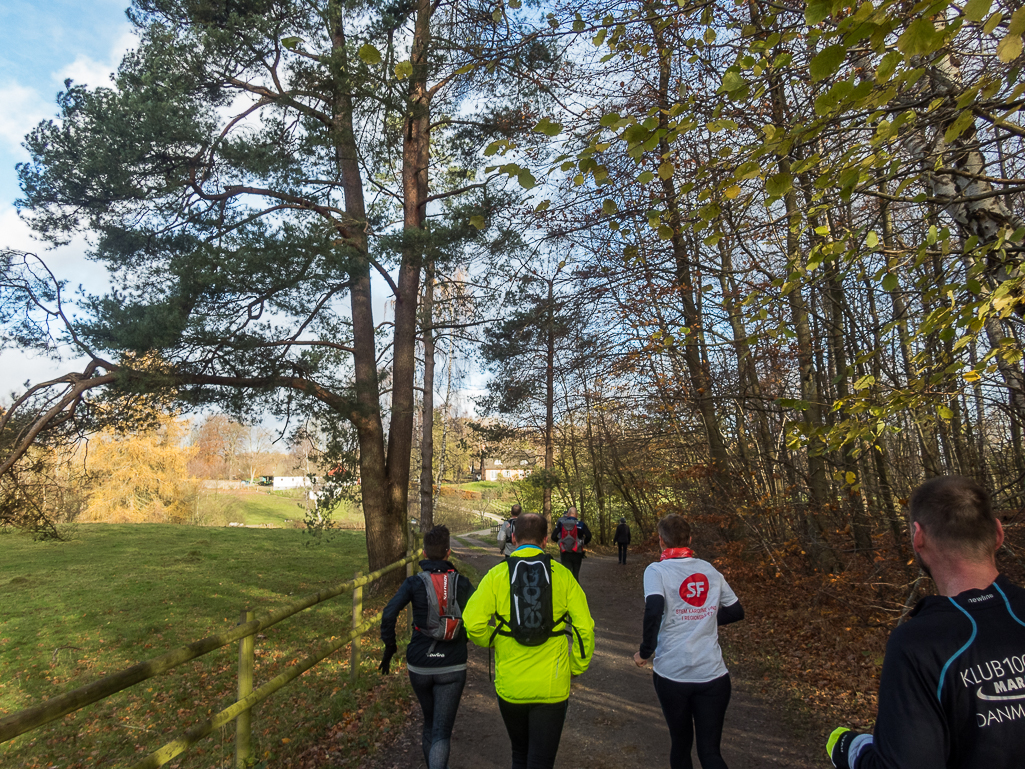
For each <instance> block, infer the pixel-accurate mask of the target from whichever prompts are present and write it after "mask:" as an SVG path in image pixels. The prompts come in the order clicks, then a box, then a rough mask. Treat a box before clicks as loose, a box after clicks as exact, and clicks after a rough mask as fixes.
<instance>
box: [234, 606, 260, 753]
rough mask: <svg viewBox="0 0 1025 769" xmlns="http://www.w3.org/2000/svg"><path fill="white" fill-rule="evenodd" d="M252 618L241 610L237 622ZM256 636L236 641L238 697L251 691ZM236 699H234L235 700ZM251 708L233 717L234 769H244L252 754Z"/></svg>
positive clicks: (248, 636) (250, 613)
mask: <svg viewBox="0 0 1025 769" xmlns="http://www.w3.org/2000/svg"><path fill="white" fill-rule="evenodd" d="M252 620H253V613H252V612H251V611H243V612H242V617H241V618H240V619H239V624H240V625H244V624H245V623H247V622H251V621H252ZM255 658H256V636H255V635H247V636H244V637H242V638H240V639H239V641H238V699H239V700H241V699H243V698H245V697H247V696H249V695H250V694H251V693H252V691H253V673H254V670H255V668H256V662H255ZM237 701H238V700H236V702H237ZM252 715H253V713H252V710H243V711H242V712H241V713H239V714H238V716H236V718H235V769H246V767H248V766H249V765H250V763H251V761H252V756H253V722H252Z"/></svg>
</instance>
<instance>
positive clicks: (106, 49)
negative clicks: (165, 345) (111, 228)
mask: <svg viewBox="0 0 1025 769" xmlns="http://www.w3.org/2000/svg"><path fill="white" fill-rule="evenodd" d="M126 7H127V3H126V2H125V0H86V1H85V2H81V0H78V1H77V2H75V1H72V0H35V2H28V1H26V0H0V105H2V108H0V246H4V247H8V248H18V249H21V250H23V251H28V252H31V253H35V254H38V255H39V256H40V257H42V258H43V259H44V260H45V261H46V263H47V265H48V266H49V267H50V269H51V270H52V271H53V272H54V273H56V274H57V275H58V277H61V278H64V279H66V280H68V282H69V283H70V284H71V287H72V288H74V287H77V286H79V285H82V286H83V287H84V288H85V289H86V290H90V291H93V292H97V291H101V290H102V289H103V288H104V287H105V286H106V280H105V273H104V272H103V271H102V270H98V269H97V267H96V265H95V264H91V263H90V262H88V261H87V260H86V259H85V257H84V254H85V249H86V244H85V243H84V241H81V240H77V241H75V242H73V243H71V244H70V245H68V246H64V247H62V248H59V249H56V250H53V251H49V250H47V246H46V244H44V243H41V242H39V241H38V240H35V239H34V238H33V236H32V233H31V230H30V229H29V228H28V226H26V225H25V223H24V222H22V221H21V220H20V219H19V217H18V214H17V212H16V210H15V207H14V202H15V200H17V199H18V197H19V196H20V194H21V191H20V190H19V188H18V177H17V173H16V171H15V165H16V164H17V163H20V162H24V161H26V160H28V159H29V158H28V153H27V152H26V151H25V150H24V148H22V146H21V143H22V141H23V140H24V137H25V134H26V133H28V132H29V131H30V130H31V129H32V128H33V127H34V126H35V125H36V124H37V123H39V122H40V121H41V120H45V119H47V118H51V117H54V116H55V115H56V114H57V105H56V95H57V93H58V92H59V91H61V90H63V83H64V80H65V79H66V78H71V79H72V80H74V81H75V82H76V83H82V84H85V85H90V86H96V85H106V84H107V83H109V82H110V81H109V77H110V73H111V72H113V71H114V70H115V69H116V68H117V65H118V63H119V62H120V61H121V57H122V56H123V55H124V53H125V52H126V51H127V50H129V49H130V48H131V47H132V46H133V45H134V41H135V38H134V37H133V35H132V27H131V24H130V23H129V22H128V19H127V18H126V17H125V8H126ZM76 363H78V362H77V361H74V360H68V361H63V362H60V363H55V362H53V361H51V360H49V359H47V358H40V357H34V356H30V355H27V354H25V353H22V352H20V351H17V350H7V351H4V352H2V353H0V394H3V395H6V394H7V393H10V392H11V391H12V390H20V389H21V387H22V385H23V383H24V382H25V381H26V380H27V379H31V380H32V381H40V380H42V379H46V378H50V377H52V376H54V375H57V374H63V373H67V372H68V371H71V370H73V369H74V367H75V365H76Z"/></svg>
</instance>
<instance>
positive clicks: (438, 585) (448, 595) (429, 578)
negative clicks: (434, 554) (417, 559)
mask: <svg viewBox="0 0 1025 769" xmlns="http://www.w3.org/2000/svg"><path fill="white" fill-rule="evenodd" d="M417 576H418V577H420V579H422V580H423V583H424V587H425V588H426V589H427V627H425V628H424V627H418V628H417V630H419V631H420V632H421V633H423V634H424V635H425V636H428V637H429V638H433V639H434V640H435V641H452V640H455V637H456V636H457V635H458V634H459V629H460V628H461V627H462V626H463V607H462V606H460V605H459V598H458V596H457V594H456V588H457V587H458V584H459V572H458V571H455V570H454V569H453V570H452V571H431V572H427V571H422V572H420V573H419V574H418V575H417Z"/></svg>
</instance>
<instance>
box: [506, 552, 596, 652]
mask: <svg viewBox="0 0 1025 769" xmlns="http://www.w3.org/2000/svg"><path fill="white" fill-rule="evenodd" d="M505 562H506V563H507V564H508V565H509V620H508V621H506V619H505V618H504V617H499V616H496V619H497V621H498V624H497V625H496V627H495V632H493V633H492V634H491V644H490V645H493V644H494V642H495V636H496V635H503V636H506V637H508V638H512V639H513V640H515V641H516V642H517V643H519V644H523V645H524V646H540V645H541V644H543V643H544V642H545V641H547V640H548V639H549V638H557V637H558V636H561V635H565V636H568V637H569V638H570V640H572V638H573V633H574V632H576V635H577V641H578V643H579V646H580V657H581V659H583V657H584V641H583V639H582V638H581V637H580V631H578V630H576V629H575V628H573V630H571V629H570V628H572V624H571V623H570V616H569V614H563V615H562V616H561V617H560V618H559V619H558V620H556V619H555V616H554V609H553V605H552V559H551V557H550V556H549V555H547V554H546V553H538V554H537V555H536V556H527V557H524V558H511V557H509V558H506V559H505ZM556 625H562V629H560V630H556V629H555V628H556Z"/></svg>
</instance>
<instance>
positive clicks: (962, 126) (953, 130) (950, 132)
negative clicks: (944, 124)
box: [943, 109, 975, 142]
mask: <svg viewBox="0 0 1025 769" xmlns="http://www.w3.org/2000/svg"><path fill="white" fill-rule="evenodd" d="M974 120H975V114H974V113H973V112H972V111H971V110H970V109H966V110H963V111H962V112H961V114H960V115H958V116H957V120H955V121H954V122H953V123H951V124H950V128H948V129H947V130H946V131H945V132H944V134H943V139H944V141H947V142H952V141H954V140H955V139H956V138H957V137H958V136H960V135H961V134H963V133H964V132H965V131H966V130H967V128H968V126H970V125H971V124H972V122H973V121H974Z"/></svg>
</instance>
